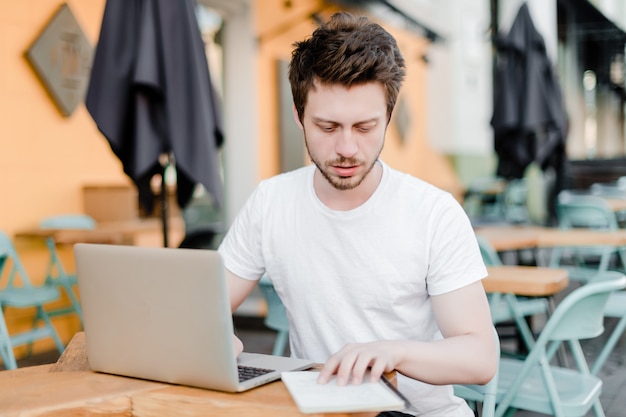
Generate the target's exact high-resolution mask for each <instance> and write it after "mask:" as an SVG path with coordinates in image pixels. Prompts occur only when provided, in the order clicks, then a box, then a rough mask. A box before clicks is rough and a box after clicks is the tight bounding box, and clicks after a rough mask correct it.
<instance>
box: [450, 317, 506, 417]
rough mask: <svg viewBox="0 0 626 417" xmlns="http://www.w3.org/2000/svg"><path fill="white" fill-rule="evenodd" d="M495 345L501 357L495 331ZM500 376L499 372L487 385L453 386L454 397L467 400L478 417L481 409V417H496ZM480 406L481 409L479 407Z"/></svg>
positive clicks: (498, 340)
mask: <svg viewBox="0 0 626 417" xmlns="http://www.w3.org/2000/svg"><path fill="white" fill-rule="evenodd" d="M493 333H494V335H495V337H494V339H495V344H496V349H497V353H498V356H499V355H500V339H499V337H498V333H497V332H496V330H495V329H494V331H493ZM498 375H499V371H498V370H496V374H495V375H494V377H493V378H491V381H489V382H488V383H487V384H485V385H477V384H456V385H453V388H454V395H456V396H457V397H460V398H463V399H464V400H466V401H467V402H468V403H469V404H470V406H472V408H473V409H474V413H475V414H476V415H478V410H479V408H480V416H481V417H494V415H495V411H496V396H497V395H498ZM479 404H480V407H479Z"/></svg>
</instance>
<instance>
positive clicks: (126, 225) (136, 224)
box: [15, 217, 185, 246]
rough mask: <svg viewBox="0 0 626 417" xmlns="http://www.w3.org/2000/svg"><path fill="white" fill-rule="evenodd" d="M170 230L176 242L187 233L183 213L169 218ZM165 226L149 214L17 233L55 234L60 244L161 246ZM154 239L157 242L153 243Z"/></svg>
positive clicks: (30, 235) (24, 235)
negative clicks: (85, 225) (88, 227)
mask: <svg viewBox="0 0 626 417" xmlns="http://www.w3.org/2000/svg"><path fill="white" fill-rule="evenodd" d="M168 231H169V232H170V234H172V235H173V239H170V241H171V242H174V243H175V244H176V245H177V244H178V243H179V242H180V241H181V240H182V238H183V237H184V234H185V223H184V221H183V219H182V218H180V217H171V218H169V219H168ZM162 235H163V226H162V223H161V220H160V219H157V218H146V219H139V218H138V219H135V220H128V221H110V222H98V223H97V225H96V228H95V229H91V230H84V229H80V230H76V229H40V228H33V229H25V230H20V231H18V232H17V233H16V234H15V237H16V238H24V239H29V238H39V239H41V238H47V237H53V238H54V240H55V242H57V243H59V244H74V243H80V242H83V243H110V244H120V245H136V246H153V245H154V244H156V245H159V246H162V245H163V240H162ZM153 242H154V243H153Z"/></svg>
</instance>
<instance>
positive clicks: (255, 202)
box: [218, 185, 265, 280]
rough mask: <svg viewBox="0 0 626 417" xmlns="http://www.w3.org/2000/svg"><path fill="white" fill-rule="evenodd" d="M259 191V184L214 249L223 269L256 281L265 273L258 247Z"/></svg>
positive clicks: (261, 200)
mask: <svg viewBox="0 0 626 417" xmlns="http://www.w3.org/2000/svg"><path fill="white" fill-rule="evenodd" d="M263 194H264V193H263V189H262V186H261V185H259V187H257V188H256V189H255V191H254V192H253V193H252V194H251V195H250V197H249V198H248V200H247V201H246V203H245V204H244V206H243V207H242V208H241V210H240V211H239V213H238V214H237V216H236V217H235V220H234V221H233V224H232V225H231V226H230V228H229V229H228V231H227V233H226V235H225V236H224V239H223V240H222V243H221V244H220V246H219V248H218V252H219V253H220V255H221V256H222V259H223V261H224V266H225V267H226V269H228V270H229V271H231V272H232V273H234V274H235V275H237V276H239V277H241V278H244V279H249V280H258V279H259V278H260V277H261V276H262V275H263V274H264V273H265V265H264V262H263V252H262V248H261V240H262V235H261V233H262V230H263V222H262V219H263V216H262V213H263V200H264V199H263Z"/></svg>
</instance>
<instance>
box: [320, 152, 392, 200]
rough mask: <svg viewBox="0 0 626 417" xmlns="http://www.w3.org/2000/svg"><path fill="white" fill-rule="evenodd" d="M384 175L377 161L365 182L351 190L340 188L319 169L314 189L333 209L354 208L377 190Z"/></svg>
mask: <svg viewBox="0 0 626 417" xmlns="http://www.w3.org/2000/svg"><path fill="white" fill-rule="evenodd" d="M382 176H383V167H382V165H381V164H380V163H379V162H377V163H376V164H374V167H373V168H372V170H371V171H370V173H369V174H368V175H367V176H366V177H365V179H364V180H363V182H361V184H359V185H358V186H357V187H356V188H353V189H351V190H338V189H336V188H335V187H333V186H332V185H331V184H330V183H329V182H328V180H326V178H324V177H323V176H322V174H321V173H320V171H319V169H316V170H315V175H314V176H313V189H314V190H315V194H316V195H317V197H318V198H319V199H320V201H321V202H322V203H323V204H324V205H325V206H327V207H328V208H330V209H332V210H338V211H348V210H353V209H355V208H357V207H359V206H360V205H362V204H363V203H365V202H366V201H367V200H368V199H369V198H370V197H371V196H372V194H374V192H375V191H376V188H378V185H379V184H380V181H381V179H382Z"/></svg>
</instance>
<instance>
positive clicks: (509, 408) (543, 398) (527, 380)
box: [495, 271, 626, 417]
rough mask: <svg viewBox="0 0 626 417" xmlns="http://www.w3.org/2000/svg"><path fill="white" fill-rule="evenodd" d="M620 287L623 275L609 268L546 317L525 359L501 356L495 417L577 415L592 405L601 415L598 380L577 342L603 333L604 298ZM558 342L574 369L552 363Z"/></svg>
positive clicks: (596, 413)
mask: <svg viewBox="0 0 626 417" xmlns="http://www.w3.org/2000/svg"><path fill="white" fill-rule="evenodd" d="M625 286H626V277H625V276H624V275H623V274H621V273H619V272H615V271H609V272H605V273H603V274H601V275H599V276H598V277H597V278H596V279H595V280H594V282H591V283H589V284H587V285H583V286H581V287H579V288H577V289H575V290H574V291H572V292H571V293H570V294H568V295H567V296H566V297H565V298H564V299H563V300H562V301H561V302H560V303H559V305H558V306H557V308H556V309H555V310H554V312H553V313H552V314H551V315H550V318H549V319H548V321H547V322H546V324H545V326H544V328H543V329H542V331H541V333H540V334H539V337H538V338H537V340H536V341H535V344H534V346H533V348H532V349H531V351H530V352H529V354H528V356H527V357H526V358H525V359H523V360H522V359H512V358H501V359H500V367H499V379H498V395H497V396H496V403H497V406H496V411H495V415H496V417H502V416H511V415H513V414H514V413H515V411H516V410H528V411H531V412H534V413H541V414H546V415H553V416H557V417H570V416H572V417H574V416H576V417H582V416H586V415H587V413H588V412H590V411H591V410H592V409H593V411H594V412H595V415H596V416H598V417H601V416H604V415H605V414H604V410H603V408H602V405H601V403H600V400H599V397H600V393H601V391H602V380H601V379H600V378H598V377H597V376H596V375H593V374H591V372H590V371H589V367H588V364H587V362H586V359H585V354H584V352H583V350H582V347H581V345H580V340H581V339H590V338H594V337H597V336H599V335H601V334H602V332H603V331H604V327H603V322H604V320H603V319H604V308H605V305H606V303H607V300H608V298H609V296H610V295H611V294H612V293H613V292H615V291H617V290H621V289H623V288H624V287H625ZM561 346H567V347H569V349H570V351H571V353H572V358H573V361H574V365H575V366H574V367H572V368H567V367H564V366H557V365H553V364H552V361H553V359H554V355H555V353H556V352H557V350H558V349H559V348H560V347H561Z"/></svg>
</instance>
